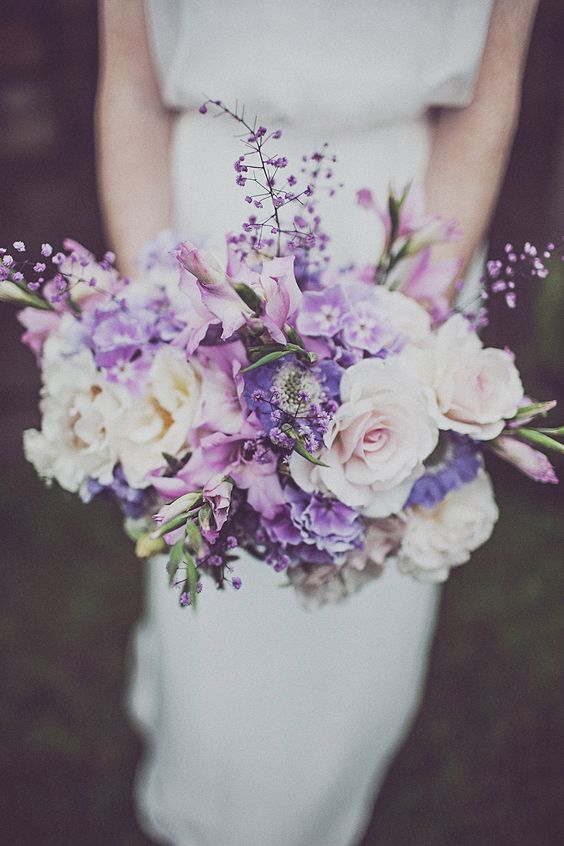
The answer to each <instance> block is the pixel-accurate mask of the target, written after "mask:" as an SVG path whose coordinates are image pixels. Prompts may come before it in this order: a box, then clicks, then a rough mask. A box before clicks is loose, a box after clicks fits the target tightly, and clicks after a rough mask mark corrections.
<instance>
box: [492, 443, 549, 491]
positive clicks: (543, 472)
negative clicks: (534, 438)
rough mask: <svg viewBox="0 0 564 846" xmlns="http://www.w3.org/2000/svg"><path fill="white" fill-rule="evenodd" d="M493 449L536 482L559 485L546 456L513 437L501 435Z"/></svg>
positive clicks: (493, 444)
mask: <svg viewBox="0 0 564 846" xmlns="http://www.w3.org/2000/svg"><path fill="white" fill-rule="evenodd" d="M492 448H493V450H494V451H495V453H496V454H497V455H499V457H500V458H503V460H504V461H508V462H509V463H510V464H513V465H514V466H515V467H517V468H518V469H519V470H521V472H522V473H524V474H525V475H526V476H529V478H531V479H534V481H535V482H543V483H545V484H546V483H548V484H550V485H557V484H558V476H557V475H556V473H555V471H554V467H553V466H552V464H551V463H550V461H549V460H548V458H547V457H546V455H544V454H543V453H542V452H539V451H538V450H537V449H533V447H532V446H530V445H529V444H525V443H523V441H520V440H518V439H517V438H516V437H514V436H513V435H500V437H499V438H496V439H495V441H493V442H492Z"/></svg>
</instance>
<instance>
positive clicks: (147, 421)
mask: <svg viewBox="0 0 564 846" xmlns="http://www.w3.org/2000/svg"><path fill="white" fill-rule="evenodd" d="M200 381H201V380H200V376H199V373H198V372H197V371H196V369H195V367H194V365H193V364H192V363H189V362H187V361H186V354H185V352H184V351H183V350H180V349H177V348H175V347H170V346H165V347H161V349H160V350H159V351H158V352H157V354H156V355H155V358H154V361H153V363H152V365H151V369H150V371H149V374H148V377H147V381H146V384H145V385H144V387H143V390H142V392H141V394H140V395H139V396H137V397H135V398H133V399H131V401H130V402H129V404H128V405H127V406H126V407H124V409H123V411H122V415H121V418H120V431H119V437H118V439H117V452H118V455H119V459H120V461H121V465H122V469H123V472H124V475H125V478H126V479H127V481H128V483H129V484H130V485H131V486H132V487H134V488H145V487H147V486H148V485H150V484H151V480H150V479H148V478H147V475H148V474H149V473H150V472H151V471H152V470H157V469H158V468H160V467H162V466H163V464H164V459H163V455H162V454H163V452H166V453H169V454H170V455H179V454H180V453H182V452H185V451H186V450H188V448H189V446H190V444H189V442H188V431H189V429H190V428H191V426H192V422H193V420H194V417H195V414H196V411H197V410H198V408H199V403H200V396H201V388H200Z"/></svg>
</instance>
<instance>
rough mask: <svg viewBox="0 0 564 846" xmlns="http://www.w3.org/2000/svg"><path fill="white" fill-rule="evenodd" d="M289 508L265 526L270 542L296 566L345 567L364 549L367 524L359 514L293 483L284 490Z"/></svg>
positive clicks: (266, 521)
mask: <svg viewBox="0 0 564 846" xmlns="http://www.w3.org/2000/svg"><path fill="white" fill-rule="evenodd" d="M284 496H285V498H286V506H285V508H283V509H282V510H281V511H280V512H279V513H278V514H277V515H276V517H275V518H274V519H273V520H265V521H263V522H264V525H265V528H266V530H267V533H268V536H269V538H270V540H271V541H272V542H273V543H275V544H279V545H280V546H281V547H282V549H283V550H284V551H285V552H286V553H287V554H289V555H290V556H291V560H292V562H293V563H294V564H297V563H300V562H301V561H304V562H310V563H315V564H342V563H343V562H344V560H345V558H346V555H347V553H348V552H350V551H351V550H353V549H358V548H360V547H362V543H363V538H364V532H365V524H364V521H363V520H362V518H361V517H360V516H359V513H358V511H356V509H354V508H350V507H349V506H347V505H344V504H343V503H342V502H339V500H337V499H333V498H331V497H326V496H323V495H322V494H320V493H313V494H311V493H306V492H305V491H302V490H300V489H299V488H297V487H296V486H295V485H293V484H292V483H288V484H287V485H286V487H285V489H284Z"/></svg>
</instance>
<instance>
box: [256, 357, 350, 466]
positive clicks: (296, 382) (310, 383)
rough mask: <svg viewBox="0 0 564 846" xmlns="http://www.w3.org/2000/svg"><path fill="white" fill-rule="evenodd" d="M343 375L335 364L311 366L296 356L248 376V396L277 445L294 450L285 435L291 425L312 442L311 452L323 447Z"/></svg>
mask: <svg viewBox="0 0 564 846" xmlns="http://www.w3.org/2000/svg"><path fill="white" fill-rule="evenodd" d="M341 375H342V371H341V368H340V367H339V366H338V365H337V364H335V362H333V361H330V360H324V361H321V362H319V363H318V364H316V365H314V366H308V365H306V364H303V363H302V362H301V361H299V359H298V358H297V357H296V356H287V357H285V358H284V359H282V360H281V361H277V362H272V363H271V364H266V365H264V366H262V367H258V368H256V369H255V370H251V371H249V372H248V373H245V375H244V378H245V393H244V396H245V399H246V401H247V405H248V407H249V409H250V410H252V411H254V412H255V414H256V415H257V417H258V419H259V421H260V423H261V425H262V426H263V427H264V429H265V431H266V432H267V433H269V434H270V437H271V440H272V441H273V443H275V444H276V445H277V446H281V447H283V448H286V447H287V448H291V447H292V446H293V442H292V439H291V438H288V437H287V435H285V433H284V432H285V430H284V425H285V424H289V425H290V426H292V427H293V428H294V427H295V428H296V430H297V431H298V434H302V435H304V434H305V436H306V440H310V441H311V443H310V445H309V446H308V447H307V448H308V449H310V451H311V450H315V449H316V448H317V446H318V445H319V444H318V441H319V442H320V441H321V439H322V437H323V435H324V434H325V432H326V431H327V427H328V425H329V420H330V419H331V415H332V414H333V413H334V412H335V410H336V408H337V402H338V400H339V383H340V380H341ZM299 427H302V433H300V431H299ZM303 427H307V429H304V428H303Z"/></svg>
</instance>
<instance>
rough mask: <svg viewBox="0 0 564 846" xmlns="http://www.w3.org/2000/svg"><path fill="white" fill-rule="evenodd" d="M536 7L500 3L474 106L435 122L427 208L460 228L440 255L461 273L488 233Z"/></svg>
mask: <svg viewBox="0 0 564 846" xmlns="http://www.w3.org/2000/svg"><path fill="white" fill-rule="evenodd" d="M537 3H538V0H496V2H495V4H494V8H493V10H492V17H491V22H490V27H489V31H488V37H487V40H486V46H485V50H484V56H483V59H482V63H481V67H480V71H479V74H478V78H477V81H476V88H475V92H474V98H473V100H472V103H471V104H470V105H469V106H468V107H467V108H465V109H443V110H441V111H440V112H439V114H438V116H437V122H436V126H435V135H434V140H433V147H432V152H431V159H430V163H429V168H428V172H427V180H426V193H427V205H428V208H429V210H430V211H431V212H433V213H435V214H439V215H441V216H442V217H445V218H449V219H451V218H455V219H456V220H458V222H459V223H460V225H461V227H462V229H463V233H464V234H463V237H462V239H461V240H459V241H455V242H452V243H449V244H441V245H439V246H437V248H436V257H437V258H450V257H459V258H460V259H461V263H462V268H461V272H463V271H464V269H465V268H466V266H467V264H468V262H469V260H470V258H471V257H472V254H473V253H474V250H475V249H476V247H478V245H479V244H480V242H481V241H482V239H483V237H484V235H485V233H486V230H487V228H488V226H489V223H490V218H491V214H492V211H493V208H494V206H495V203H496V200H497V195H498V192H499V189H500V186H501V182H502V179H503V176H504V173H505V168H506V165H507V159H508V157H509V153H510V151H511V144H512V141H513V135H514V133H515V129H516V126H517V120H518V117H519V105H520V99H521V81H522V77H523V70H524V66H525V60H526V57H527V48H528V44H529V39H530V34H531V29H532V25H533V20H534V16H535V11H536V7H537Z"/></svg>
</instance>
